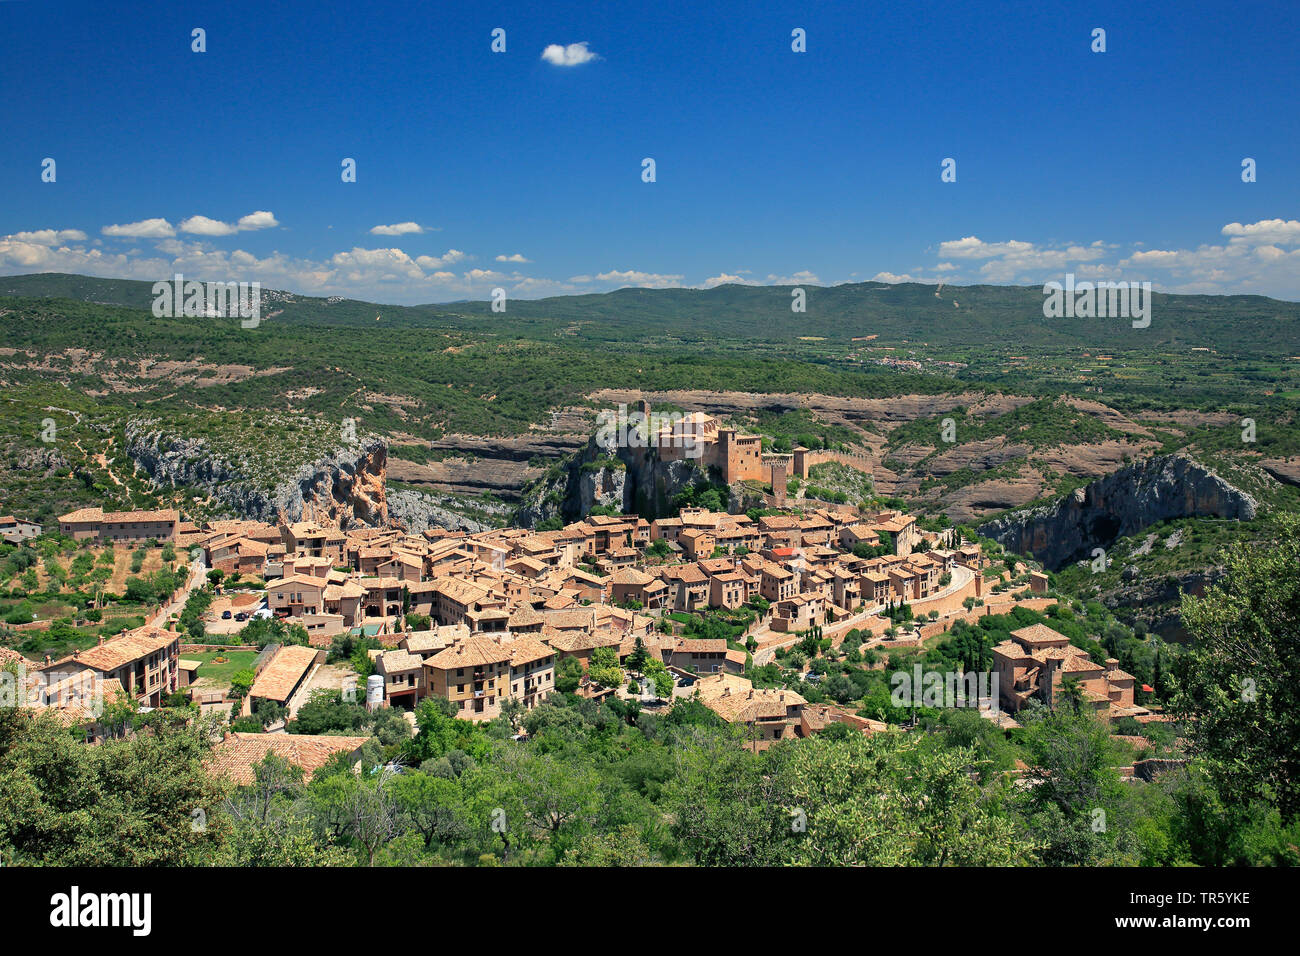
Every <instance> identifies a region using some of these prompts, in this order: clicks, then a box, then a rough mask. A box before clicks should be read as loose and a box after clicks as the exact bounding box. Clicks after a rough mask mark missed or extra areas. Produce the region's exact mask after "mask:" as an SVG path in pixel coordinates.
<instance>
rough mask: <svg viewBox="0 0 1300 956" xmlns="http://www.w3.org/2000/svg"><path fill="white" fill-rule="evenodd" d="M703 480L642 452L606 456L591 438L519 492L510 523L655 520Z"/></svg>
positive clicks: (689, 465) (693, 469)
mask: <svg viewBox="0 0 1300 956" xmlns="http://www.w3.org/2000/svg"><path fill="white" fill-rule="evenodd" d="M708 480H709V476H707V475H706V474H705V473H704V472H703V471H702V470H701V469H700V466H699V464H698V463H697V462H695V461H691V460H676V461H663V460H661V459H660V458H659V456H658V455H657V454H655V453H654V452H653V451H647V450H646V449H643V448H618V449H616V450H614V451H613V452H612V453H611V452H609V451H606V450H605V449H604V448H602V447H601V446H600V445H598V444H597V443H596V439H595V438H594V437H593V438H592V439H590V440H589V441H588V442H587V444H586V445H585V446H584V447H583V448H582V449H581V450H579V451H578V452H576V453H575V454H573V455H570V456H569V457H567V458H565V459H563V460H562V461H561V462H560V463H559V464H557V465H555V466H553V467H552V468H551V469H550V470H549V471H548V472H547V473H546V474H545V475H544V476H543V477H542V478H540V479H538V480H537V481H535V482H534V483H532V484H531V485H529V486H528V487H527V488H525V489H524V493H523V500H522V502H521V504H520V507H519V510H518V512H517V513H516V515H515V522H516V523H517V524H519V525H521V526H523V527H526V528H532V527H536V526H537V524H539V523H540V522H543V521H548V520H551V519H553V518H559V519H561V520H562V521H565V522H569V521H579V520H581V519H582V518H585V517H586V516H587V515H589V514H591V511H592V509H593V508H597V507H607V508H616V509H618V510H619V511H621V512H624V513H628V514H639V515H641V516H642V517H645V518H656V517H659V516H661V515H665V514H668V513H669V511H670V508H671V502H672V499H673V498H675V497H676V496H678V495H679V494H681V493H682V492H683V491H685V490H686V489H687V488H688V487H690V486H691V485H693V484H697V483H700V482H706V481H708Z"/></svg>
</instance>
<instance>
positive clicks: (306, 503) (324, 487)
mask: <svg viewBox="0 0 1300 956" xmlns="http://www.w3.org/2000/svg"><path fill="white" fill-rule="evenodd" d="M126 439H127V446H126V450H127V454H128V455H130V457H131V459H132V461H134V462H135V465H136V468H137V469H138V470H140V471H143V472H144V473H145V474H147V475H148V477H149V480H150V481H151V482H152V483H153V484H154V486H155V487H158V488H168V487H169V488H179V487H185V488H191V489H194V490H195V491H198V492H204V493H206V494H207V495H208V496H210V497H211V498H213V499H215V500H216V501H219V502H221V503H222V504H224V505H225V506H226V507H227V508H228V509H229V510H230V511H231V512H233V513H234V514H236V515H238V516H239V517H242V518H251V519H256V520H258V521H267V522H275V521H279V520H285V521H303V520H306V521H315V522H317V523H320V524H324V525H330V526H334V527H340V528H349V527H382V526H385V525H387V524H388V517H389V515H388V502H387V491H386V486H385V467H386V463H387V458H388V446H387V444H386V443H385V442H384V441H383V440H382V439H380V438H369V439H365V440H363V441H359V442H357V443H356V444H355V445H352V446H351V447H347V448H339V449H336V450H333V451H331V452H329V453H328V454H326V455H324V456H323V457H321V458H319V459H318V460H316V461H314V462H311V463H309V464H303V465H301V466H300V467H299V468H298V469H297V471H296V473H294V474H292V475H290V476H288V477H281V478H278V479H272V480H267V479H265V478H262V477H257V476H255V475H254V474H253V473H252V471H251V468H250V466H249V465H248V464H247V463H246V462H239V463H236V462H232V461H231V460H230V459H229V458H228V457H226V456H223V455H221V454H218V453H216V452H214V451H213V450H212V448H211V447H210V446H209V444H208V443H207V442H206V441H204V440H202V439H195V438H186V437H179V436H176V435H170V434H167V433H166V432H164V431H162V430H158V429H156V428H154V427H153V423H150V422H131V423H129V424H128V425H127V426H126Z"/></svg>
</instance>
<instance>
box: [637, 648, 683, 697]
mask: <svg viewBox="0 0 1300 956" xmlns="http://www.w3.org/2000/svg"><path fill="white" fill-rule="evenodd" d="M642 673H643V674H645V676H646V677H648V678H650V680H651V682H653V683H654V686H655V696H656V697H661V698H663V699H665V700H669V699H671V698H672V696H673V687H674V686H675V685H674V682H673V675H672V674H671V673H669V671H668V668H667V666H666V665H665V664H664V662H663V661H661V660H657V659H656V658H653V657H647V658H646V662H645V664H644V665H643V667H642Z"/></svg>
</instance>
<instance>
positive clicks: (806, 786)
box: [774, 733, 1035, 866]
mask: <svg viewBox="0 0 1300 956" xmlns="http://www.w3.org/2000/svg"><path fill="white" fill-rule="evenodd" d="M806 743H807V745H806V746H800V747H797V748H793V749H792V751H791V753H790V755H789V758H788V760H787V761H786V763H785V764H784V765H783V766H782V767H781V768H780V769H779V771H778V772H777V774H776V776H778V778H780V780H781V783H782V789H783V790H784V791H785V797H784V800H785V801H786V802H785V809H786V810H787V812H788V813H790V814H791V816H793V817H794V818H795V819H796V820H798V821H801V822H803V823H804V824H805V826H804V830H806V832H803V831H801V830H800V829H798V828H793V829H794V832H792V833H791V834H790V836H789V837H788V838H786V839H785V840H783V845H782V848H781V855H782V857H783V858H784V859H785V860H786V861H787V862H790V863H795V864H803V865H813V866H864V865H865V866H898V865H902V864H911V865H918V864H919V865H921V866H1014V865H1025V864H1030V863H1033V862H1034V849H1035V846H1034V844H1033V842H1031V841H1030V840H1027V839H1025V838H1024V837H1023V836H1021V835H1020V833H1018V831H1017V827H1016V825H1015V823H1014V821H1013V820H1012V819H1011V818H1010V817H1009V816H1007V815H1006V814H1005V813H1004V812H1003V811H1001V810H1000V808H999V807H998V805H997V803H996V802H995V801H993V800H991V799H989V798H988V797H987V796H986V795H985V794H984V792H983V791H982V790H981V789H980V787H979V785H978V784H977V783H976V782H975V780H974V779H972V777H971V767H972V758H973V754H972V752H971V751H969V750H965V749H960V748H959V749H955V750H947V749H944V748H942V747H939V746H936V745H935V743H934V742H933V741H932V740H930V739H927V738H925V737H921V736H917V735H913V734H896V733H895V734H874V735H872V736H870V737H865V736H863V735H861V734H853V735H851V736H849V737H847V738H844V739H842V740H830V739H822V738H818V737H814V738H813V739H811V740H810V741H807V742H806ZM774 809H775V808H774ZM796 814H798V815H797V816H796Z"/></svg>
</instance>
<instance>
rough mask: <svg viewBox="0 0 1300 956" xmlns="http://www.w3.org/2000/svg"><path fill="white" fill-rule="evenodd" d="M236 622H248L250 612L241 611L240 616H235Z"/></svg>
mask: <svg viewBox="0 0 1300 956" xmlns="http://www.w3.org/2000/svg"><path fill="white" fill-rule="evenodd" d="M235 620H236V621H247V620H248V612H247V611H240V612H239V613H238V614H236V615H235Z"/></svg>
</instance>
